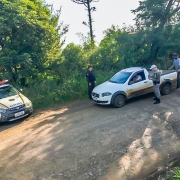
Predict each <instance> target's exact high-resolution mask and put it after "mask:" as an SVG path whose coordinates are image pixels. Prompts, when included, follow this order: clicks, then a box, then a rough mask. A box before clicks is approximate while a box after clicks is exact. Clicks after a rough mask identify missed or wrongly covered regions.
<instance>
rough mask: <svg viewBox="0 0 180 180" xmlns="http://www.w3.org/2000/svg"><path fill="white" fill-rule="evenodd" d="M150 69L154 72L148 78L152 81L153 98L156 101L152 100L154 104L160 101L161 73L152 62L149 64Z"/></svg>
mask: <svg viewBox="0 0 180 180" xmlns="http://www.w3.org/2000/svg"><path fill="white" fill-rule="evenodd" d="M150 69H151V70H152V71H154V74H153V75H152V76H151V77H150V78H149V79H151V80H152V81H153V87H154V94H155V98H154V100H156V102H154V104H159V103H161V101H160V97H161V93H160V90H159V85H160V78H161V73H160V71H159V70H158V68H157V66H156V65H154V64H153V65H152V66H151V68H150Z"/></svg>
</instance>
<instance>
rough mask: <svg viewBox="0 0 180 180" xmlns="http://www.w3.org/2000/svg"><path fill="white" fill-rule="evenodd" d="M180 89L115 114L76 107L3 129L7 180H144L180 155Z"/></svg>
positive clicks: (1, 156) (1, 165)
mask: <svg viewBox="0 0 180 180" xmlns="http://www.w3.org/2000/svg"><path fill="white" fill-rule="evenodd" d="M179 97H180V90H175V91H173V92H172V94H170V95H168V96H163V97H162V103H161V104H159V105H153V100H152V98H153V95H152V94H151V95H148V96H143V97H141V98H137V99H135V100H131V101H129V102H128V103H127V104H126V106H124V107H123V108H120V109H115V108H112V107H110V106H98V105H95V104H94V103H93V102H92V101H82V102H76V103H73V104H72V105H69V106H64V107H60V108H58V109H56V110H48V111H43V112H40V113H36V114H35V115H34V116H33V117H30V118H28V119H26V120H24V121H18V122H14V123H8V124H3V125H1V126H0V143H1V144H0V179H1V180H93V179H97V180H123V179H127V180H130V179H134V180H139V179H143V178H145V177H148V176H149V175H150V174H151V173H153V172H154V171H156V170H157V169H160V168H163V166H165V167H166V165H167V163H168V162H170V161H172V160H173V159H175V158H176V157H178V156H179V155H180V151H179V148H180V98H179Z"/></svg>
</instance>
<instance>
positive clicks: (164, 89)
mask: <svg viewBox="0 0 180 180" xmlns="http://www.w3.org/2000/svg"><path fill="white" fill-rule="evenodd" d="M170 93H171V85H170V84H168V83H166V84H164V85H163V87H162V94H163V95H167V94H170Z"/></svg>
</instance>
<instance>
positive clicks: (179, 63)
mask: <svg viewBox="0 0 180 180" xmlns="http://www.w3.org/2000/svg"><path fill="white" fill-rule="evenodd" d="M173 58H174V60H173V65H172V66H171V67H170V68H169V70H170V69H172V68H173V67H175V70H176V72H178V69H179V68H180V58H179V55H178V54H177V53H175V54H174V55H173Z"/></svg>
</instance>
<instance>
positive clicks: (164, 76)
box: [92, 67, 177, 107]
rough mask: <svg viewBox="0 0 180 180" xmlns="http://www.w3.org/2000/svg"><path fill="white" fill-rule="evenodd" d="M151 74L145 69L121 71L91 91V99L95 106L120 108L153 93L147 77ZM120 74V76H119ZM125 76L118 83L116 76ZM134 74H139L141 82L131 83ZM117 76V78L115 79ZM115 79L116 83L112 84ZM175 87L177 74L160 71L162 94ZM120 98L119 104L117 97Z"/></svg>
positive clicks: (136, 68)
mask: <svg viewBox="0 0 180 180" xmlns="http://www.w3.org/2000/svg"><path fill="white" fill-rule="evenodd" d="M151 73H152V72H148V71H147V70H146V69H145V68H141V67H132V68H127V69H124V70H121V71H120V72H118V73H117V74H115V75H114V76H113V77H112V78H111V80H109V81H106V82H104V83H102V84H100V85H98V86H97V87H95V88H94V89H93V92H92V98H93V100H94V101H95V102H96V103H97V104H101V105H108V104H113V105H114V106H115V107H122V106H123V105H124V104H125V101H126V100H128V99H130V98H133V97H137V96H140V95H143V94H147V93H150V92H153V82H152V80H149V78H148V76H149V75H151ZM121 74H122V75H121ZM124 74H125V76H126V78H125V82H121V81H120V82H118V76H119V77H120V80H121V76H124ZM135 74H140V75H141V77H142V80H141V81H139V82H134V83H131V81H132V78H133V77H134V75H135ZM116 76H117V77H116ZM113 79H116V81H117V82H113ZM176 87H177V73H176V72H175V71H168V70H167V71H166V70H161V79H160V88H161V90H162V91H163V92H162V93H163V94H169V93H170V91H171V89H173V88H176ZM118 96H120V97H121V98H120V99H119V101H121V102H119V103H117V102H115V101H117V97H118Z"/></svg>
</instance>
